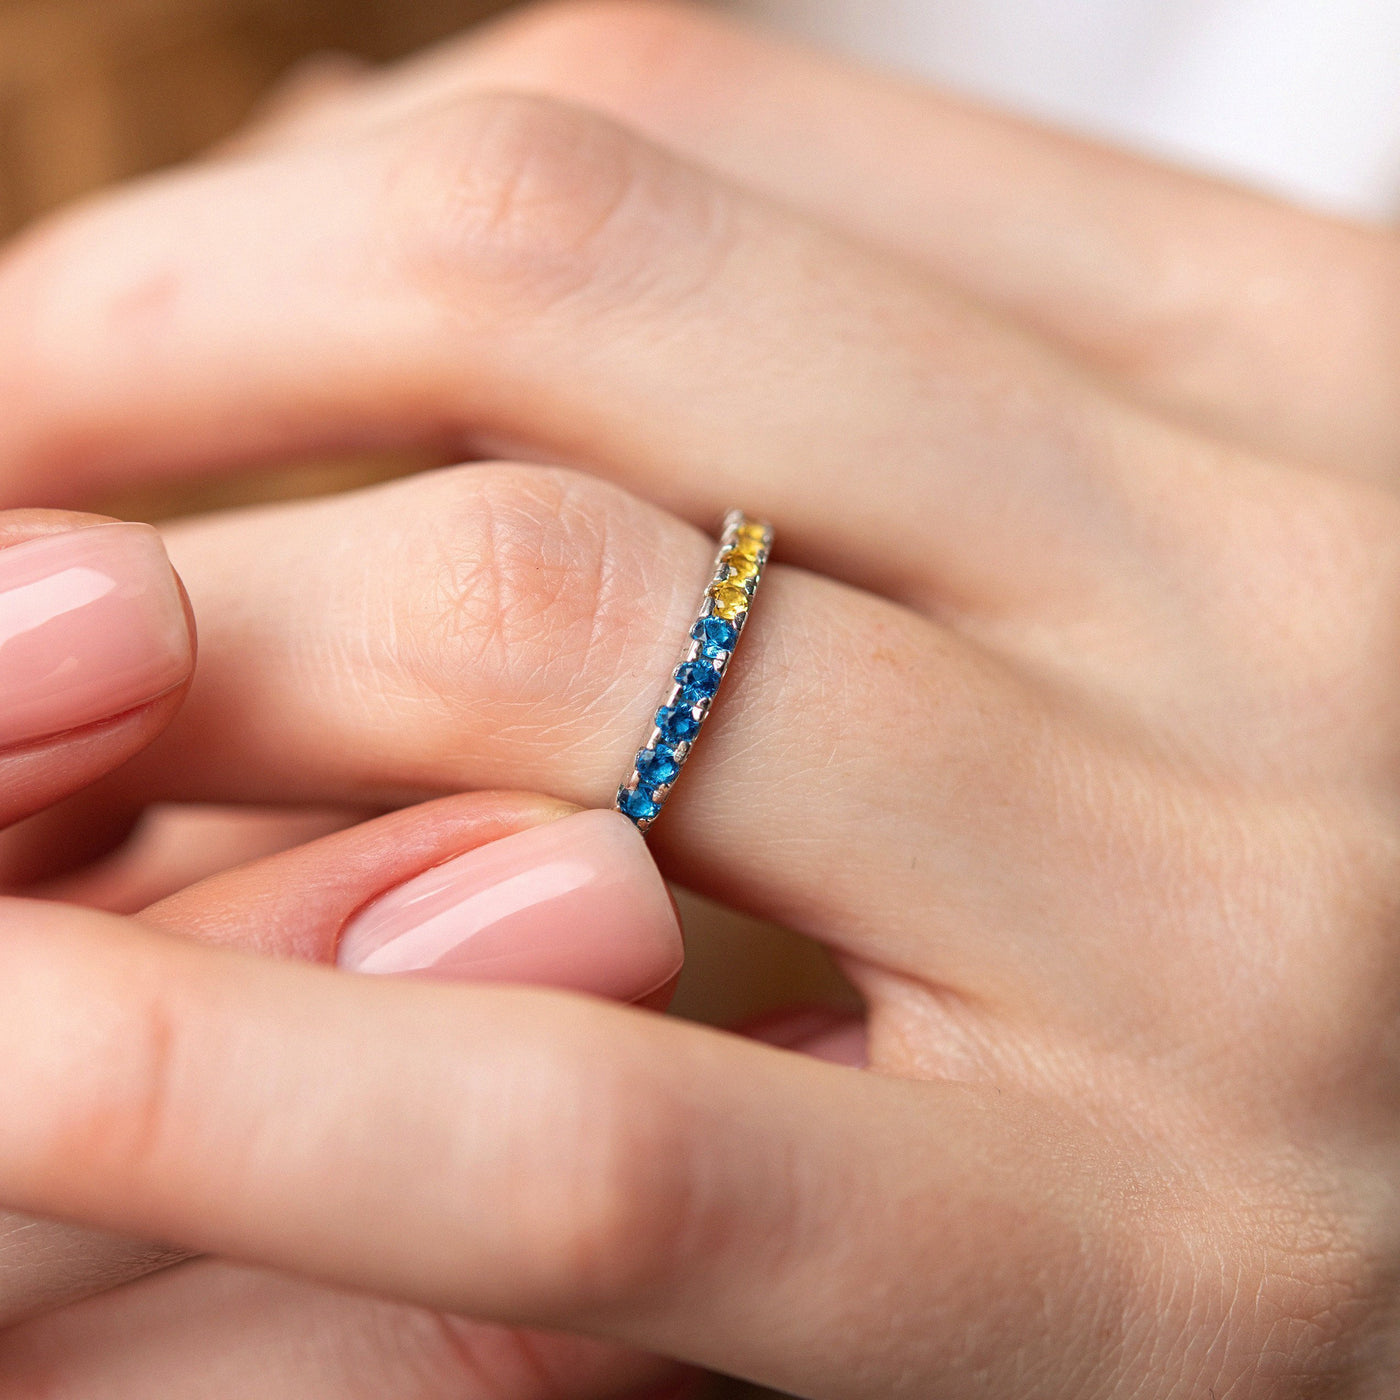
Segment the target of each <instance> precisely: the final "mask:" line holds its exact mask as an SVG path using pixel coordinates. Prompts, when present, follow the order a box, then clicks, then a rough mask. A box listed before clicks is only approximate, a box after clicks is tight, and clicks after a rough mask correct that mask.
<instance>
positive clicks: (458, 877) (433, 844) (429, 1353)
mask: <svg viewBox="0 0 1400 1400" xmlns="http://www.w3.org/2000/svg"><path fill="white" fill-rule="evenodd" d="M4 562H5V560H4V553H3V552H0V569H3V566H4ZM551 871H552V872H554V878H551ZM561 872H563V873H567V875H568V879H567V880H561V879H559V878H558V874H559V873H561ZM526 882H533V885H528V884H526ZM428 884H431V886H432V888H433V890H434V891H437V892H438V896H437V899H436V904H435V906H432V907H435V908H436V910H437V912H438V913H439V920H438V926H437V929H436V932H437V942H438V945H439V947H438V951H439V954H440V955H441V958H440V961H439V963H438V966H437V967H436V969H435V970H434V971H433V974H432V975H434V976H436V977H439V978H442V977H451V976H458V977H471V978H473V979H477V980H482V979H485V980H492V979H501V980H521V981H525V980H530V981H534V982H537V983H540V984H545V985H549V984H553V985H558V986H568V987H573V988H577V989H579V990H583V991H590V992H593V993H595V994H598V995H609V996H618V997H623V998H632V999H637V1000H643V1001H648V1002H651V1003H658V1002H659V1003H664V1001H665V1000H666V998H667V997H668V995H669V990H670V987H671V986H672V985H673V983H674V977H675V973H676V971H677V969H678V966H679V960H680V939H679V930H678V928H677V924H676V919H675V914H674V911H673V908H672V906H671V903H670V900H669V898H668V896H667V894H666V891H665V888H664V886H663V885H662V883H661V881H660V879H659V877H658V876H657V873H656V870H655V867H654V866H653V865H652V863H651V860H650V858H649V857H648V855H647V854H646V849H645V846H644V844H643V843H642V840H641V838H640V837H639V836H638V835H637V834H636V832H635V831H634V830H633V829H632V828H631V827H630V825H629V824H628V823H627V822H626V821H625V820H624V819H623V818H621V817H618V816H616V815H614V814H612V813H605V812H590V813H581V814H577V815H572V814H571V813H570V809H568V808H565V807H562V806H561V805H560V804H558V803H554V802H550V801H547V800H545V799H541V798H531V797H528V796H524V795H519V794H476V795H473V796H469V797H461V798H453V799H447V800H444V801H441V802H437V803H432V804H429V805H428V806H426V807H419V808H414V809H411V810H407V811H402V812H397V813H395V814H393V815H392V816H388V817H384V818H381V819H379V820H377V821H373V822H370V823H367V824H365V825H362V826H360V827H357V828H355V829H354V830H352V831H346V832H343V833H339V834H337V835H334V836H331V837H328V838H325V839H323V840H320V841H317V842H315V843H312V844H310V845H308V846H305V847H303V848H301V849H298V850H294V851H289V852H286V853H284V854H279V855H276V856H273V857H270V858H268V859H265V860H262V861H259V862H255V863H252V864H249V865H247V866H244V867H243V868H241V869H239V870H236V871H232V872H229V873H227V874H224V875H221V876H218V877H215V878H212V879H210V880H207V881H205V882H203V883H202V884H200V885H198V886H195V887H193V888H191V889H188V890H186V891H184V892H182V893H181V894H179V895H178V896H175V897H173V898H171V899H168V900H166V901H163V902H162V903H161V904H159V905H157V906H155V907H153V908H151V909H149V910H147V911H145V912H144V913H143V914H142V915H141V917H140V919H139V922H135V923H133V924H132V925H131V929H132V930H133V932H137V933H138V936H139V937H140V938H141V939H143V940H151V939H154V940H155V941H156V942H157V943H159V944H161V945H164V946H170V945H172V943H173V940H172V939H171V938H170V935H171V934H178V935H182V936H183V937H185V938H195V939H198V940H199V941H200V942H201V943H204V944H208V945H215V946H222V947H233V948H241V949H244V950H246V951H248V952H256V953H258V954H261V955H262V956H264V957H274V958H281V959H297V960H300V961H302V962H321V963H324V962H330V961H332V960H335V959H336V958H337V956H338V957H339V960H340V961H341V963H342V964H344V965H355V964H356V963H357V961H359V959H360V956H361V955H362V953H363V952H364V951H367V950H372V948H373V945H374V943H375V942H376V941H377V940H376V939H374V938H373V937H371V936H370V935H369V933H368V932H367V930H370V929H374V928H379V929H381V930H382V929H383V928H384V927H385V926H386V921H385V920H386V916H385V912H384V911H389V912H391V914H392V917H393V918H394V919H395V920H396V925H395V926H397V927H398V928H399V929H400V930H402V929H403V925H404V920H405V910H406V909H408V910H412V909H414V908H420V909H421V908H426V907H430V906H429V905H428V903H427V901H426V899H425V888H426V886H427V885H428ZM522 886H525V888H527V889H528V888H535V889H537V890H539V891H541V892H543V893H544V896H545V897H544V898H541V899H539V900H538V901H537V902H536V903H534V904H533V905H532V904H531V903H530V902H529V901H527V900H522V899H521V898H520V895H521V889H522ZM506 890H512V891H513V897H511V898H510V899H505V898H502V894H504V892H505V891H506ZM442 892H446V894H447V895H450V896H451V899H452V901H453V903H454V907H455V909H456V913H455V915H454V916H453V917H451V918H450V919H443V918H442V917H441V914H442V911H443V910H444V908H445V907H446V905H447V902H446V900H445V899H444V897H443V893H442ZM101 917H103V916H101V915H98V914H96V913H94V912H91V911H86V910H72V909H62V908H60V907H59V906H56V905H50V904H38V903H27V904H26V903H22V902H19V901H9V902H8V903H7V905H6V907H5V909H4V926H5V931H6V935H7V937H9V936H16V937H20V938H22V937H23V936H24V930H25V929H26V928H31V929H32V928H34V927H37V926H43V927H46V928H48V929H49V931H50V932H51V933H52V934H54V935H56V936H58V937H60V938H65V937H68V936H70V935H71V934H75V933H76V934H77V935H78V936H79V937H82V936H83V930H84V929H87V928H91V927H92V921H93V920H95V919H100V918H101ZM347 929H348V932H347ZM152 930H157V931H158V932H155V933H153V932H152ZM424 932H427V929H426V928H423V929H421V930H420V935H421V933H424ZM447 935H452V936H454V937H455V938H456V940H457V941H456V942H455V944H454V943H453V941H452V938H451V937H448V936H447ZM174 946H179V945H178V944H175V945H174ZM383 961H384V959H383V957H382V956H381V958H380V963H381V965H382V963H383ZM400 961H402V960H400ZM108 970H109V971H110V967H109V968H108ZM89 971H91V972H93V974H94V975H95V976H96V977H98V978H101V977H103V976H104V975H105V974H104V972H103V970H102V968H101V964H100V960H99V962H95V963H93V964H91V965H90V967H89ZM322 975H325V974H324V972H323V973H322ZM423 975H426V974H423ZM21 985H22V987H23V991H24V1005H25V1012H24V1014H25V1015H26V1016H27V1015H33V1016H34V1017H35V1018H36V1019H37V1020H38V1021H50V1022H53V1023H57V1022H59V1021H62V1020H64V1019H66V1017H67V1015H68V1011H67V1010H66V1009H65V1008H64V1006H63V1005H62V1002H61V998H62V990H61V988H59V987H58V986H57V985H56V984H54V983H53V982H52V981H49V980H47V979H34V980H30V981H28V982H26V983H24V984H21ZM111 990H112V991H113V993H114V995H115V996H116V997H117V999H118V1000H117V1002H114V1003H113V1004H112V1005H111V1006H110V1007H109V1008H108V1010H109V1011H111V1012H115V1013H116V1014H117V1015H118V1016H125V1015H126V1014H128V1013H132V1014H136V1015H141V1014H142V1013H141V1011H140V1010H139V1009H138V1008H139V1007H140V1006H141V1004H142V1003H143V1001H144V1000H145V990H146V989H143V986H142V985H141V981H140V979H139V978H136V979H133V980H131V981H130V982H128V983H127V984H126V985H125V986H123V987H120V988H116V987H113V988H112V989H111ZM147 1009H149V1005H147ZM298 1016H299V1019H301V1020H302V1021H303V1024H304V1025H305V1026H306V1027H307V1028H308V1029H309V1028H310V1026H311V1019H310V1018H314V1012H313V1011H312V1010H311V1008H303V1011H302V1012H301V1013H298ZM102 1033H103V1032H102V1030H101V1029H100V1028H99V1026H98V1024H97V1023H96V1022H95V1021H89V1022H87V1023H86V1025H84V1026H82V1027H81V1028H79V1030H78V1034H77V1035H76V1037H74V1038H73V1039H72V1040H70V1042H69V1044H70V1048H71V1049H72V1050H73V1051H74V1052H75V1053H77V1054H78V1055H79V1056H80V1057H81V1056H83V1055H84V1054H85V1053H87V1051H89V1050H90V1049H92V1048H93V1046H94V1035H96V1036H100V1035H101V1034H102ZM146 1048H147V1049H150V1048H152V1047H151V1046H149V1045H148V1046H147V1047H146ZM282 1048H283V1047H282V1046H281V1045H280V1044H279V1043H278V1042H277V1041H275V1040H269V1041H258V1040H256V1039H253V1040H249V1041H248V1042H246V1043H245V1044H244V1045H243V1047H242V1048H241V1049H240V1050H239V1051H238V1052H237V1062H236V1065H235V1063H234V1062H233V1061H229V1062H228V1063H227V1068H228V1069H229V1070H230V1071H231V1072H234V1073H236V1074H238V1075H240V1076H243V1075H246V1076H248V1077H249V1078H253V1079H257V1080H259V1081H261V1082H263V1083H271V1082H273V1081H275V1080H278V1079H279V1077H280V1076H281V1075H282V1074H283V1073H284V1069H285V1067H284V1066H283V1064H282ZM138 1050H139V1047H137V1046H136V1045H135V1044H134V1043H128V1044H126V1045H125V1046H122V1047H120V1048H119V1049H118V1051H117V1053H118V1054H119V1056H120V1057H121V1058H123V1059H127V1058H129V1056H130V1055H132V1054H133V1053H135V1052H137V1051H138ZM282 1082H284V1084H285V1085H286V1087H287V1089H288V1091H289V1093H290V1094H291V1096H292V1098H293V1099H295V1098H296V1097H297V1094H298V1092H299V1091H298V1088H297V1086H296V1085H295V1084H294V1083H292V1082H291V1081H287V1080H283V1081H282ZM119 1111H120V1110H119ZM173 1126H174V1131H175V1132H176V1133H179V1132H180V1131H181V1128H180V1126H179V1125H173ZM190 1126H191V1127H193V1125H190ZM94 1148H96V1149H97V1151H98V1155H100V1151H101V1149H100V1146H98V1144H96V1143H76V1142H75V1143H72V1144H70V1150H71V1151H73V1152H74V1154H75V1156H77V1157H80V1158H82V1159H84V1160H87V1161H89V1162H90V1163H91V1164H92V1165H93V1166H94V1167H97V1166H98V1163H97V1160H96V1158H94V1157H93V1156H92V1152H93V1149H94ZM196 1189H199V1188H196ZM173 1257H174V1255H173V1252H172V1251H171V1250H169V1249H165V1250H162V1249H160V1248H159V1247H153V1246H140V1245H138V1244H136V1243H135V1242H134V1241H130V1240H122V1239H114V1238H103V1237H92V1236H88V1235H85V1234H84V1233H82V1232H80V1231H78V1230H76V1229H71V1228H66V1227H62V1226H57V1225H50V1224H39V1223H37V1222H35V1223H33V1224H31V1225H30V1226H29V1227H28V1229H27V1230H25V1231H24V1232H23V1235H22V1237H19V1236H17V1238H16V1247H15V1248H13V1249H10V1250H8V1251H7V1252H6V1258H5V1264H6V1268H5V1271H4V1279H5V1285H6V1287H5V1295H4V1302H5V1303H6V1304H8V1305H9V1311H10V1312H11V1313H12V1314H13V1313H14V1311H16V1309H17V1308H18V1307H19V1306H20V1305H21V1304H22V1303H24V1302H27V1303H28V1305H29V1307H30V1309H31V1310H32V1309H33V1308H35V1307H36V1306H37V1305H39V1304H48V1305H49V1306H52V1305H53V1304H55V1303H59V1302H63V1301H65V1300H67V1299H71V1298H75V1297H81V1296H82V1294H83V1293H84V1292H88V1293H91V1292H93V1291H94V1289H96V1288H101V1287H103V1286H107V1287H110V1286H111V1285H112V1284H113V1283H115V1282H118V1281H120V1279H121V1278H122V1276H123V1275H124V1274H126V1275H132V1274H135V1273H139V1272H141V1268H142V1266H144V1268H145V1269H146V1270H150V1269H153V1268H156V1267H158V1266H160V1265H161V1264H168V1263H170V1262H171V1260H172V1258H173ZM253 1373H256V1375H257V1376H258V1378H259V1381H260V1384H261V1385H262V1387H263V1388H264V1390H265V1391H266V1393H268V1394H270V1395H283V1394H285V1395H287V1396H298V1397H303V1400H304V1397H307V1396H310V1395H321V1394H324V1395H330V1394H337V1395H339V1394H348V1393H352V1388H353V1389H354V1390H358V1391H359V1393H370V1392H374V1393H380V1394H390V1393H393V1394H402V1393H404V1392H403V1387H404V1385H405V1384H406V1383H407V1378H408V1377H410V1376H411V1377H414V1378H417V1379H418V1381H419V1383H420V1384H421V1385H422V1386H423V1387H424V1390H423V1391H422V1392H421V1393H423V1394H430V1395H452V1396H454V1397H458V1396H460V1397H470V1398H471V1400H478V1398H480V1400H501V1397H509V1400H533V1397H545V1396H548V1397H549V1398H550V1400H557V1397H563V1396H568V1397H579V1400H585V1397H593V1396H602V1395H614V1394H617V1393H619V1391H620V1390H621V1389H623V1388H626V1389H627V1390H628V1393H632V1392H633V1391H634V1390H635V1389H636V1388H637V1387H640V1386H643V1385H648V1384H650V1385H656V1384H658V1383H661V1382H663V1381H667V1380H668V1379H669V1381H670V1382H671V1383H672V1384H674V1382H675V1379H676V1374H677V1373H676V1368H675V1367H674V1366H673V1365H669V1364H668V1363H665V1362H663V1361H658V1360H654V1359H649V1358H647V1357H644V1356H638V1355H635V1354H628V1353H625V1352H623V1351H621V1350H620V1349H618V1348H615V1347H605V1346H601V1345H598V1344H590V1343H587V1342H583V1341H580V1340H577V1339H567V1338H561V1337H550V1336H543V1335H533V1334H530V1333H528V1332H524V1331H521V1330H520V1329H508V1328H501V1327H491V1326H487V1325H478V1324H471V1323H468V1322H465V1321H460V1320H456V1319H450V1318H443V1317H435V1316H433V1315H431V1314H430V1313H428V1312H426V1311H425V1310H423V1309H421V1308H414V1307H409V1306H404V1305H392V1304H388V1303H378V1302H371V1301H368V1300H363V1299H356V1298H351V1297H347V1296H344V1295H342V1294H338V1293H335V1292H332V1291H329V1290H326V1289H319V1288H315V1287H313V1286H310V1285H307V1284H299V1283H296V1282H294V1281H292V1280H288V1279H279V1278H276V1277H273V1276H271V1275H267V1274H264V1273H261V1272H259V1271H255V1270H248V1269H238V1268H235V1267H233V1266H230V1265H226V1264H222V1263H218V1262H216V1261H213V1260H199V1261H196V1262H193V1263H187V1264H184V1265H182V1266H181V1267H179V1268H176V1269H171V1270H168V1271H167V1272H165V1273H162V1274H159V1275H157V1276H153V1277H150V1278H147V1279H144V1280H143V1281H142V1282H140V1283H138V1284H132V1285H128V1286H127V1287H125V1288H121V1289H118V1290H117V1291H115V1292H110V1293H106V1294H105V1295H103V1296H101V1297H95V1298H91V1299H89V1300H88V1301H86V1302H82V1303H77V1304H72V1305H70V1306H67V1307H63V1308H61V1309H60V1310H58V1311H54V1312H51V1313H50V1314H49V1315H47V1316H44V1317H39V1318H36V1319H35V1320H32V1321H30V1322H28V1323H26V1324H24V1325H21V1326H15V1327H11V1329H10V1331H9V1332H8V1333H7V1334H6V1335H5V1336H4V1337H3V1339H0V1374H3V1375H4V1377H5V1388H6V1390H7V1392H8V1391H11V1390H13V1393H16V1394H18V1393H21V1392H27V1391H28V1389H29V1388H31V1387H37V1386H38V1385H40V1384H42V1385H43V1386H44V1387H45V1389H46V1393H49V1394H74V1395H78V1394H96V1393H100V1394H102V1395H103V1396H105V1397H113V1400H117V1398H118V1397H122V1396H127V1395H130V1396H133V1397H135V1396H149V1395H151V1394H153V1393H160V1394H166V1395H172V1396H174V1395H182V1396H183V1395H190V1394H194V1393H195V1392H196V1391H198V1390H200V1389H202V1390H203V1391H204V1392H205V1393H208V1394H227V1395H232V1394H237V1393H240V1392H241V1390H242V1388H243V1387H244V1386H245V1385H246V1384H247V1381H248V1377H249V1375H250V1374H253ZM649 1393H650V1392H649Z"/></svg>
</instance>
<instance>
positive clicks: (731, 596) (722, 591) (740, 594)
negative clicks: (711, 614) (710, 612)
mask: <svg viewBox="0 0 1400 1400" xmlns="http://www.w3.org/2000/svg"><path fill="white" fill-rule="evenodd" d="M710 597H711V598H713V599H714V600H715V612H716V613H717V614H718V615H719V616H720V617H722V618H724V620H725V621H726V622H733V621H734V619H735V618H736V617H738V616H739V614H740V613H742V612H743V611H744V610H745V609H746V608H747V607H748V605H749V595H748V591H747V590H746V589H745V588H744V585H743V584H742V583H735V582H725V583H717V584H715V585H714V586H713V587H712V588H711V589H710Z"/></svg>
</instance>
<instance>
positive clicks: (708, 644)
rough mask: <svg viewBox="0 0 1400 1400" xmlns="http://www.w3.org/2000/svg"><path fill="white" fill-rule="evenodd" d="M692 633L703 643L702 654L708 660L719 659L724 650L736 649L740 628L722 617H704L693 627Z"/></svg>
mask: <svg viewBox="0 0 1400 1400" xmlns="http://www.w3.org/2000/svg"><path fill="white" fill-rule="evenodd" d="M690 635H691V636H692V637H694V638H695V640H696V641H697V642H699V643H701V654H702V655H703V656H704V657H705V659H706V660H707V661H718V660H719V658H720V656H721V655H723V653H724V652H726V651H733V650H734V643H735V642H737V641H738V640H739V629H738V628H737V627H736V626H735V625H734V624H733V623H732V622H726V621H725V620H724V618H722V617H702V618H701V619H700V621H699V622H697V623H696V624H695V626H694V627H692V628H691V630H690Z"/></svg>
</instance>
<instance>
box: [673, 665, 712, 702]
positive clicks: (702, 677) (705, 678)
mask: <svg viewBox="0 0 1400 1400" xmlns="http://www.w3.org/2000/svg"><path fill="white" fill-rule="evenodd" d="M676 684H677V685H679V686H680V688H681V689H682V690H683V691H685V693H686V699H687V700H689V699H690V697H691V696H692V695H694V696H695V699H696V701H698V700H700V699H701V698H708V697H709V696H711V695H713V694H714V693H715V691H717V690H718V689H719V672H718V671H716V670H715V668H714V667H713V666H711V665H710V663H709V662H708V661H690V662H687V663H686V664H685V665H684V666H680V667H677V669H676ZM692 703H694V702H692Z"/></svg>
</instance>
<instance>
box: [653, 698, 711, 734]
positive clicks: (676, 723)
mask: <svg viewBox="0 0 1400 1400" xmlns="http://www.w3.org/2000/svg"><path fill="white" fill-rule="evenodd" d="M656 727H657V728H658V729H659V730H660V731H661V734H662V737H663V738H665V739H667V740H668V741H669V742H670V743H672V744H683V743H688V742H689V741H690V740H691V739H693V738H694V737H695V736H696V735H697V734H698V733H699V732H700V721H699V720H698V719H696V718H695V716H694V715H693V714H691V713H690V710H689V708H688V707H687V706H685V705H666V706H663V707H662V708H661V709H659V710H658V711H657V712H656Z"/></svg>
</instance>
